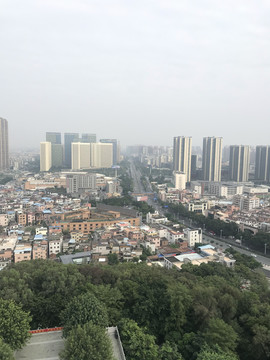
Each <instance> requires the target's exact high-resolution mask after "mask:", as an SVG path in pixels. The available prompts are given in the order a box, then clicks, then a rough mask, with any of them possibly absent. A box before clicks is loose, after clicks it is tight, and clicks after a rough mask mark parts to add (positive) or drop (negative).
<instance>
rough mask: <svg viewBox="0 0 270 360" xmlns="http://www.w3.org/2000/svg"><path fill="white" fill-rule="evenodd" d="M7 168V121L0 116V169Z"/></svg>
mask: <svg viewBox="0 0 270 360" xmlns="http://www.w3.org/2000/svg"><path fill="white" fill-rule="evenodd" d="M8 168H9V141H8V122H7V120H6V119H3V118H0V170H5V169H8Z"/></svg>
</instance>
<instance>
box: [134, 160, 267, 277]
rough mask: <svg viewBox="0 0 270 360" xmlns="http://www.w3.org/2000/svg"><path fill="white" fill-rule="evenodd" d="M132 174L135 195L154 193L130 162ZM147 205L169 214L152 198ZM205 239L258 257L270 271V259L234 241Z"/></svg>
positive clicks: (184, 221)
mask: <svg viewBox="0 0 270 360" xmlns="http://www.w3.org/2000/svg"><path fill="white" fill-rule="evenodd" d="M130 173H131V176H132V179H133V182H134V192H135V193H139V194H140V193H144V192H145V190H147V192H152V186H151V183H150V181H149V179H148V178H147V177H146V180H147V185H148V186H147V189H144V186H143V184H142V181H141V177H142V174H141V172H140V170H139V169H137V168H136V166H135V164H134V161H133V160H130ZM147 203H148V204H149V205H151V206H153V208H154V209H155V210H156V211H158V212H159V214H160V215H164V213H165V212H167V211H168V210H167V209H164V208H162V206H161V205H160V204H159V203H158V202H156V201H154V200H153V199H152V198H148V201H147ZM178 220H179V222H180V223H182V224H183V225H185V226H187V227H190V228H198V227H196V226H194V225H193V224H192V221H191V220H190V219H188V218H181V217H180V216H179V217H178ZM203 238H204V243H208V244H209V243H211V241H214V245H215V246H217V247H220V248H221V249H226V248H227V247H229V246H231V247H232V248H233V249H234V250H236V251H239V252H240V253H241V254H245V255H248V256H253V255H254V254H255V255H256V257H255V258H256V260H257V261H259V262H260V263H261V264H262V265H263V266H264V267H265V268H266V269H268V270H270V258H268V257H265V256H263V255H261V254H259V253H257V252H254V251H252V250H249V249H248V248H246V247H245V246H240V245H239V244H236V243H235V241H234V240H232V239H227V238H218V237H217V236H209V234H208V233H207V232H206V231H203Z"/></svg>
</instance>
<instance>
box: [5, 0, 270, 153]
mask: <svg viewBox="0 0 270 360" xmlns="http://www.w3.org/2000/svg"><path fill="white" fill-rule="evenodd" d="M269 16H270V5H269V2H267V1H259V2H252V1H244V0H240V1H237V2H233V1H226V2H224V1H220V0H219V1H192V2H190V1H181V2H178V1H172V0H166V1H164V0H159V1H155V2H153V1H149V0H148V1H141V0H139V1H136V2H135V3H133V2H124V1H121V0H119V1H114V2H111V1H106V0H104V1H90V2H89V1H75V0H65V1H63V0H56V1H51V0H46V1H37V0H35V1H33V0H27V1H24V2H21V1H16V0H12V1H1V13H0V23H1V31H0V42H1V50H2V51H1V60H0V63H1V69H2V72H1V90H0V108H1V114H0V115H1V116H2V117H4V118H6V119H8V121H9V126H10V147H11V149H16V148H19V147H36V148H38V147H39V142H40V141H43V140H44V133H45V132H46V131H61V132H75V131H76V132H91V133H96V134H97V137H98V138H104V137H111V138H117V139H119V140H120V142H121V144H123V145H128V144H134V143H141V144H146V145H151V144H153V145H154V144H157V145H172V139H173V136H178V135H184V136H192V137H193V145H200V146H201V145H202V137H203V136H223V138H224V145H226V144H249V145H255V144H268V142H269V141H268V133H269V130H270V125H269V115H270V110H269V106H268V94H269V91H270V72H269V63H270V52H269V46H270V44H269V42H270V36H269V35H270V31H269V30H270V29H269Z"/></svg>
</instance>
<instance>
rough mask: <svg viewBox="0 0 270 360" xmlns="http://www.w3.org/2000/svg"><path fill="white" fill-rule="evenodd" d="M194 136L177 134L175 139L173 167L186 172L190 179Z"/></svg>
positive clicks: (175, 169) (188, 179)
mask: <svg viewBox="0 0 270 360" xmlns="http://www.w3.org/2000/svg"><path fill="white" fill-rule="evenodd" d="M191 149H192V138H191V137H185V136H177V137H174V139H173V169H174V171H180V172H183V173H185V174H186V178H187V179H186V181H190V172H191Z"/></svg>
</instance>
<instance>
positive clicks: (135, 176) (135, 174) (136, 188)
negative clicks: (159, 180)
mask: <svg viewBox="0 0 270 360" xmlns="http://www.w3.org/2000/svg"><path fill="white" fill-rule="evenodd" d="M130 174H131V177H132V180H133V192H134V193H137V194H142V193H144V192H145V189H144V186H143V184H142V181H141V177H142V174H141V172H140V170H138V169H137V168H136V166H135V164H134V161H133V160H130Z"/></svg>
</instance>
